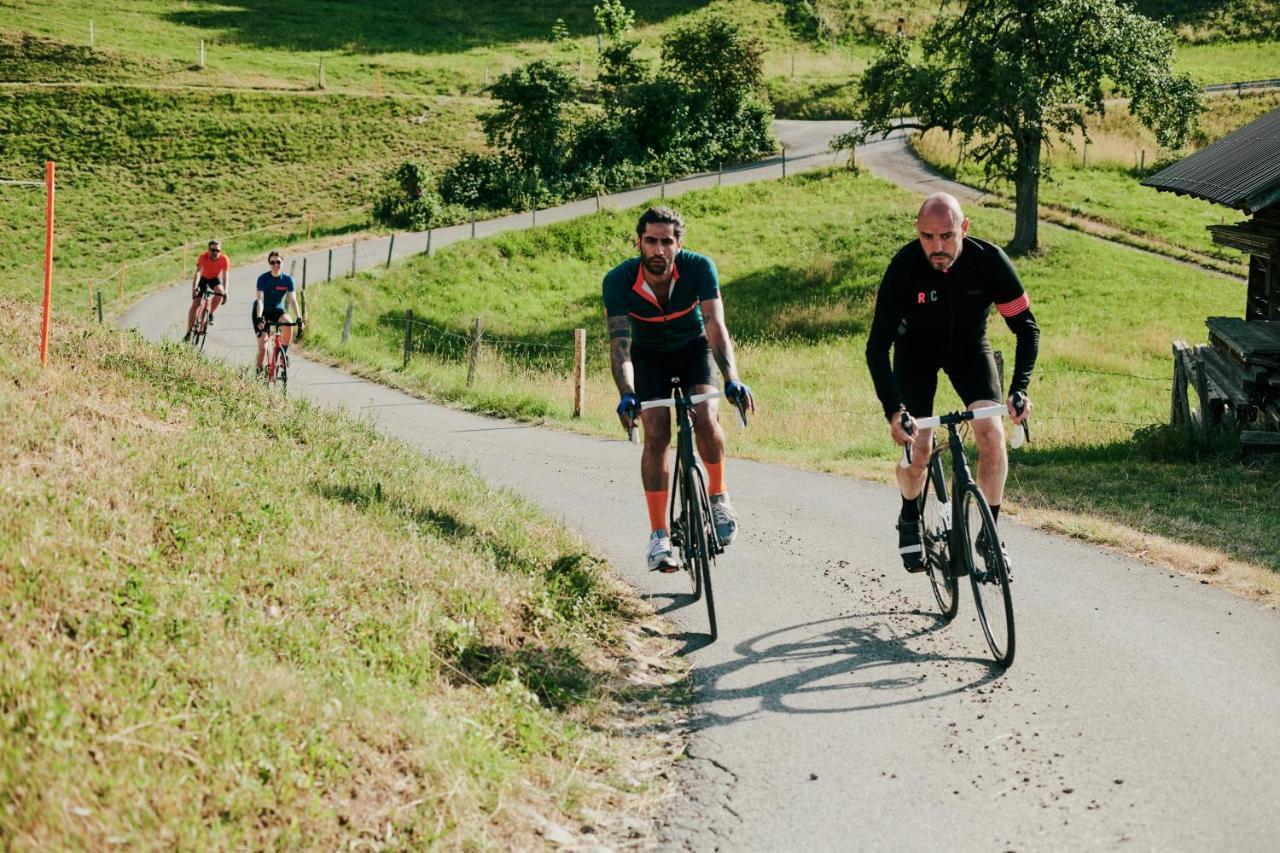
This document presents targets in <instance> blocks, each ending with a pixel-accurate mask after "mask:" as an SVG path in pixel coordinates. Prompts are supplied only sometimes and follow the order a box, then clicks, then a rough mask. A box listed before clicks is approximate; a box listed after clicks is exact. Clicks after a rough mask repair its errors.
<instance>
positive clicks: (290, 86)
mask: <svg viewBox="0 0 1280 853" xmlns="http://www.w3.org/2000/svg"><path fill="white" fill-rule="evenodd" d="M1268 3H1269V0H1238V2H1234V3H1232V4H1229V7H1228V8H1226V10H1225V12H1224V11H1223V10H1221V9H1217V7H1216V6H1214V7H1213V8H1211V7H1210V5H1208V4H1197V3H1193V2H1184V3H1180V4H1177V6H1176V8H1173V9H1172V11H1171V12H1170V14H1173V15H1174V20H1175V22H1176V23H1177V24H1178V26H1180V27H1182V28H1183V31H1184V36H1185V41H1186V51H1187V52H1186V53H1185V54H1184V57H1183V59H1182V60H1181V61H1182V62H1184V64H1186V65H1187V67H1190V68H1193V69H1194V73H1196V74H1197V76H1198V77H1199V78H1200V79H1203V80H1205V81H1206V82H1210V81H1222V80H1234V79H1241V78H1253V77H1260V76H1272V75H1274V73H1275V72H1274V68H1273V67H1272V66H1273V65H1274V62H1273V61H1272V59H1271V57H1274V55H1275V49H1274V48H1275V47H1276V45H1275V43H1274V42H1266V41H1259V39H1263V38H1265V37H1268V33H1269V30H1267V28H1266V26H1265V21H1266V15H1265V14H1263V13H1265V12H1266V10H1267V9H1268V8H1271V6H1270V5H1268ZM630 5H631V7H632V8H633V9H634V10H635V11H636V13H637V34H638V36H639V37H640V38H641V39H642V40H643V41H644V42H645V45H646V47H645V48H644V50H643V51H642V53H644V55H646V56H649V57H650V58H654V57H656V55H657V46H658V44H659V43H660V40H661V38H662V36H663V34H664V33H666V32H667V31H669V30H670V29H671V28H672V27H673V26H676V25H678V24H680V23H682V22H684V21H687V20H688V19H689V17H690V16H691V15H697V14H701V13H704V12H707V11H714V10H719V11H724V12H728V13H730V14H732V16H733V17H734V18H735V19H736V20H738V21H740V22H742V23H743V24H744V25H745V26H747V28H748V29H749V30H750V31H751V32H752V33H753V34H755V35H756V36H757V37H759V38H760V39H761V40H762V41H763V42H764V44H765V45H766V48H767V49H766V53H765V71H766V77H767V80H768V86H769V89H770V93H771V96H772V98H773V100H774V102H775V104H776V105H777V107H778V110H779V113H780V114H782V115H792V116H811V117H824V116H843V115H846V114H847V113H848V111H849V108H850V106H851V100H850V99H851V97H852V93H853V86H852V81H853V80H854V79H855V78H856V75H857V74H858V73H860V71H861V70H862V69H863V68H865V66H866V64H867V62H868V61H869V60H870V57H871V56H872V54H873V53H874V37H875V35H876V34H877V33H883V32H886V31H888V30H889V29H891V28H892V26H893V24H894V22H895V21H896V18H897V16H898V15H899V14H903V15H905V16H906V18H907V20H908V29H909V30H911V31H918V29H919V28H920V27H922V26H924V24H925V23H926V22H927V20H928V18H929V15H931V14H932V10H933V9H934V8H936V6H935V4H933V3H931V2H925V0H911V2H907V3H901V4H890V3H887V2H872V3H866V2H854V1H853V0H848V2H842V0H832V2H829V3H826V4H825V5H824V8H826V7H830V8H832V9H836V8H837V7H839V8H844V9H845V10H846V11H847V12H849V13H850V14H853V19H854V25H852V26H850V27H847V28H846V30H845V31H843V32H842V33H841V35H840V38H839V39H838V40H836V41H835V42H824V43H817V42H813V41H811V40H807V39H804V38H800V37H798V35H797V32H796V31H795V30H793V29H792V28H790V27H788V25H787V23H786V21H785V20H784V12H785V9H784V5H783V4H781V3H778V2H773V0H732V2H731V0H636V2H633V3H631V4H630ZM1154 5H1160V4H1153V6H1154ZM591 6H592V2H590V0H580V2H573V3H565V4H559V5H554V6H546V5H538V4H528V3H517V2H513V0H483V1H482V2H478V3H473V4H470V5H468V6H465V7H463V6H459V5H457V4H452V3H445V2H441V0H426V1H425V2H408V0H396V2H389V3H382V4H375V5H371V4H368V3H363V2H355V0H328V1H327V2H324V3H320V4H316V3H312V2H304V0H285V2H278V3H270V4H266V3H252V2H251V3H239V4H234V5H233V4H221V3H216V2H207V3H206V2H198V3H189V4H184V5H179V6H175V5H174V4H172V3H168V2H162V0H135V2H131V3H129V4H127V5H122V4H117V3H104V2H102V0H87V2H85V1H84V0H82V1H81V2H73V0H38V2H37V0H12V2H9V3H6V4H4V5H3V6H0V84H2V85H0V128H2V129H3V132H4V135H5V140H6V144H5V145H4V146H3V147H0V178H7V179H10V180H13V179H17V180H37V179H39V177H40V176H41V174H42V168H43V160H44V159H46V158H48V157H53V158H55V159H57V160H58V162H59V169H60V175H61V180H60V195H59V214H58V221H59V223H60V238H59V241H58V248H57V260H56V263H57V269H58V275H57V278H56V280H57V282H58V284H59V299H60V304H61V305H64V306H65V305H75V306H79V305H87V300H88V298H89V296H88V292H87V286H88V283H89V281H91V280H93V281H101V280H104V279H108V277H111V278H110V279H109V280H108V281H106V282H105V284H106V285H107V290H106V293H107V295H108V296H110V295H111V294H112V293H113V292H114V291H115V290H116V285H117V284H118V281H117V278H118V270H119V266H120V264H122V263H127V264H130V265H131V266H130V268H129V270H128V271H127V274H126V276H125V289H126V291H127V292H128V293H130V294H132V293H136V292H138V291H140V290H143V289H145V288H147V287H150V286H153V285H155V284H157V283H161V282H164V281H169V280H172V279H176V278H180V277H182V270H183V267H184V264H183V252H182V250H181V248H180V247H181V246H182V245H183V244H184V243H190V244H193V245H195V246H199V245H200V244H202V243H203V242H204V240H205V239H207V237H209V236H211V235H214V234H216V235H219V236H221V237H222V238H223V239H224V240H225V241H226V244H227V248H228V249H229V251H230V252H231V254H232V257H233V259H234V258H236V257H242V256H244V255H245V254H253V253H257V252H259V251H262V250H264V249H265V248H266V247H267V246H268V245H272V244H275V243H279V242H292V241H295V240H298V239H302V238H304V237H305V236H306V234H307V230H308V229H307V226H308V225H309V226H310V230H311V232H312V236H313V237H314V236H324V235H328V234H335V233H344V232H347V231H350V230H352V229H363V228H367V227H369V222H368V217H367V214H366V212H365V211H364V210H363V209H361V208H362V207H363V206H365V205H367V203H368V201H369V199H370V196H371V194H372V192H373V191H374V184H375V182H376V178H377V176H378V175H380V174H382V173H383V172H385V171H386V170H387V169H388V168H389V167H391V166H394V165H396V164H397V163H398V162H400V161H402V160H404V159H407V158H409V157H414V158H416V159H419V160H421V161H423V162H425V163H427V164H428V165H431V166H433V167H436V168H440V167H443V166H444V165H446V164H448V163H449V162H451V161H452V160H454V159H455V158H456V157H457V155H458V153H460V152H461V151H464V150H470V149H474V148H476V147H478V146H479V145H480V144H481V134H480V129H479V125H478V123H477V121H476V116H477V115H478V113H480V112H481V111H482V110H483V109H485V106H486V104H487V103H488V101H487V99H486V98H485V97H484V90H485V84H486V80H491V79H494V78H496V75H497V74H498V73H500V72H501V71H503V70H506V69H508V68H511V67H513V66H514V65H516V64H519V63H522V62H526V61H528V60H530V59H533V58H538V57H547V56H550V57H553V58H556V59H558V60H560V61H561V62H563V63H565V64H567V65H569V66H570V67H573V66H575V65H576V64H578V63H579V62H581V69H582V76H583V79H584V80H586V81H588V82H589V81H590V80H591V79H593V78H594V75H595V73H596V70H595V56H596V48H595V35H594V33H595V29H596V27H595V24H594V20H593V17H592V13H591ZM855 13H856V14H855ZM557 18H560V19H563V21H564V24H565V27H566V29H567V32H568V34H569V37H568V38H567V39H566V40H564V41H560V42H553V41H552V40H551V31H552V26H553V24H554V23H555V21H556V20H557ZM90 22H92V24H93V45H92V47H90V45H89V39H90V26H89V25H90ZM202 39H203V40H204V43H205V65H204V67H203V68H201V67H200V66H199V64H198V58H199V44H200V41H201V40H202ZM1193 42H1194V43H1193ZM321 64H323V66H324V75H325V84H326V89H325V90H324V91H323V92H321V91H320V90H319V89H318V88H317V87H318V85H319V82H320V66H321ZM245 88H249V89H253V90H254V91H250V92H244V91H239V90H242V89H245ZM228 90H235V91H228ZM379 94H382V95H385V96H386V97H378V95H379ZM0 203H3V204H4V205H5V207H6V209H7V210H9V211H10V216H9V217H7V218H6V222H5V223H4V224H3V226H0V293H15V294H16V293H22V294H27V295H31V294H33V293H35V292H38V289H39V282H40V270H39V267H40V253H41V251H42V248H43V234H42V229H43V224H42V223H43V218H42V205H43V200H42V199H41V198H40V194H39V192H38V191H37V190H34V189H31V188H23V187H15V186H12V185H0ZM304 214H305V215H307V216H310V217H311V220H310V221H309V222H304V221H303V219H302V218H301V217H303V216H304ZM245 232H254V233H252V234H245ZM235 235H244V236H243V237H237V236H235ZM160 255H163V257H159V258H157V257H156V256H160ZM146 259H152V260H148V261H147V263H145V264H142V263H139V262H141V261H143V260H146ZM188 268H189V267H188ZM108 307H110V305H109V306H108Z"/></svg>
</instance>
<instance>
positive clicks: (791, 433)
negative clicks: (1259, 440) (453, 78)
mask: <svg viewBox="0 0 1280 853" xmlns="http://www.w3.org/2000/svg"><path fill="white" fill-rule="evenodd" d="M917 203H918V202H917V201H916V199H915V198H914V197H913V196H912V195H910V194H909V193H906V192H903V191H900V190H897V189H895V188H893V187H891V186H889V185H887V184H884V183H882V182H880V181H879V180H877V179H874V178H871V177H865V176H864V177H851V176H849V175H847V174H844V173H839V172H838V173H828V174H818V175H813V176H801V177H799V178H793V179H788V180H787V181H786V182H785V183H781V184H779V183H769V184H756V185H751V186H746V187H741V188H732V189H724V190H712V191H704V192H698V193H693V194H690V195H687V196H682V197H680V198H679V200H678V201H677V202H676V204H677V206H678V208H679V209H680V210H681V211H682V212H683V213H684V215H685V216H686V218H687V220H688V221H689V223H690V227H689V235H688V237H687V244H688V245H689V247H690V248H692V249H694V250H697V251H706V252H709V253H710V254H711V255H712V256H713V257H714V258H715V259H716V261H717V264H718V265H719V268H720V272H721V276H722V280H723V283H724V293H725V307H726V311H727V316H728V319H729V323H730V328H731V329H732V330H733V332H734V335H735V338H736V339H737V341H738V343H739V353H740V361H741V365H742V370H743V375H744V376H745V378H746V380H747V381H748V382H749V383H751V384H752V386H753V387H754V388H755V389H756V391H757V394H758V396H759V399H760V405H761V411H760V414H759V416H758V417H757V418H756V419H755V420H754V421H753V422H752V424H751V427H750V429H749V430H747V431H745V432H743V431H739V430H736V429H732V428H730V430H729V433H730V444H731V452H732V453H733V454H734V455H744V456H749V457H752V458H757V459H763V460H770V461H776V462H784V463H787V464H793V465H800V466H804V467H811V468H816V469H820V470H826V471H834V472H839V473H846V474H854V475H858V476H864V477H872V478H875V479H885V478H887V477H888V475H889V471H890V466H891V464H892V459H893V455H894V451H893V448H892V446H891V445H890V444H889V441H888V433H887V430H886V429H885V427H884V424H883V419H882V418H881V416H880V414H879V412H878V404H877V403H876V400H875V397H874V394H873V392H872V389H871V384H870V379H869V377H868V375H867V372H866V367H865V364H864V361H863V347H864V345H865V340H866V331H867V328H868V325H869V322H870V314H871V309H872V306H873V301H874V296H875V289H876V287H877V286H878V283H879V278H880V275H881V274H882V273H883V269H884V265H885V264H886V263H887V262H888V259H889V257H890V256H891V255H892V253H893V252H894V251H895V250H896V248H897V247H898V246H900V245H902V244H903V243H905V242H906V241H907V240H908V239H910V237H911V234H912V231H911V221H912V218H913V216H914V213H915V208H916V205H917ZM778 210H787V211H788V215H787V217H786V218H785V219H783V220H780V219H779V218H778V216H777V211H778ZM637 213H638V211H626V212H605V213H602V214H598V215H595V216H590V217H586V218H583V219H579V220H575V221H573V222H571V223H565V224H559V225H553V226H549V227H545V228H539V229H537V230H536V231H532V232H528V233H521V234H509V235H503V236H500V237H496V238H493V239H488V240H481V241H476V242H468V243H464V244H455V245H453V246H450V247H448V248H446V249H444V250H442V251H440V252H439V253H437V254H436V255H434V256H433V257H431V258H419V259H415V260H413V261H411V262H408V263H406V264H404V265H399V266H395V267H393V268H392V269H390V270H387V271H381V270H380V271H378V272H375V273H367V274H365V275H363V276H361V277H359V278H357V279H355V280H353V281H352V280H344V281H343V282H340V283H337V284H335V285H333V286H328V285H326V286H325V288H316V289H314V290H313V291H312V292H311V293H310V294H309V296H308V300H309V302H308V304H309V306H310V310H311V311H312V325H311V328H310V331H309V335H310V337H309V342H308V345H309V346H310V347H312V348H313V350H315V351H318V352H320V353H323V354H325V355H327V356H328V357H330V358H333V359H335V360H338V361H340V362H342V363H346V364H348V365H351V366H353V367H354V368H355V369H357V370H359V371H362V372H366V373H368V374H370V375H373V376H376V377H379V378H381V379H383V380H384V381H388V382H391V383H394V384H398V385H402V386H404V387H407V388H410V389H413V390H416V391H418V392H420V393H423V394H426V395H428V396H430V397H434V398H436V399H441V400H446V401H451V402H454V403H455V404H457V405H461V406H464V407H467V408H473V409H476V410H480V411H486V412H491V413H495V414H500V415H509V416H515V417H522V418H529V419H535V420H546V421H550V422H554V423H558V424H561V425H567V426H570V427H571V428H574V429H580V430H586V431H589V432H593V433H600V434H606V435H610V434H614V433H616V431H617V430H618V426H617V422H616V419H615V418H614V416H613V407H614V405H615V404H616V392H615V391H614V389H613V385H612V380H611V379H610V378H609V374H608V367H607V348H606V346H605V344H604V338H603V334H602V323H601V319H600V302H599V299H600V294H599V287H600V278H601V276H602V275H603V272H604V271H605V270H607V269H608V268H609V267H610V266H611V265H612V264H614V263H617V262H618V261H620V260H622V259H623V258H625V257H627V256H628V255H629V254H630V253H631V252H632V251H633V249H632V248H631V244H630V238H629V235H630V234H631V233H633V232H632V230H631V229H632V228H633V227H634V218H635V216H636V215H637ZM969 213H970V215H971V217H972V219H973V221H974V231H973V233H975V234H976V235H978V236H983V237H987V238H990V239H993V240H995V241H996V242H1006V241H1007V240H1008V239H1009V237H1010V236H1011V235H1012V217H1011V216H1009V215H1008V214H1007V213H1005V212H1004V211H1000V210H996V209H986V208H979V209H975V210H971V211H969ZM1042 239H1043V241H1044V248H1043V249H1042V250H1041V251H1040V252H1039V253H1038V254H1037V255H1035V256H1034V257H1027V258H1021V259H1019V260H1018V261H1017V267H1018V270H1019V272H1020V274H1021V276H1022V277H1023V280H1024V281H1025V282H1026V284H1027V287H1028V290H1029V291H1030V293H1031V297H1032V303H1033V305H1034V306H1035V310H1036V314H1037V318H1038V319H1039V320H1040V323H1041V327H1042V329H1043V342H1042V352H1041V361H1040V364H1039V367H1038V373H1037V379H1036V381H1035V383H1034V384H1033V386H1032V389H1031V390H1032V395H1033V399H1034V400H1035V401H1036V406H1037V410H1036V419H1037V423H1036V431H1035V433H1036V434H1035V437H1036V443H1035V444H1034V446H1033V447H1032V448H1031V449H1030V450H1027V451H1023V452H1022V453H1020V454H1018V455H1017V457H1016V459H1017V461H1016V462H1015V473H1014V476H1013V478H1012V482H1011V486H1012V492H1011V496H1012V498H1013V500H1014V501H1015V502H1016V503H1017V504H1019V505H1022V506H1027V507H1045V508H1056V509H1069V510H1073V511H1083V512H1089V513H1094V514H1098V515H1101V516H1103V517H1106V518H1110V519H1113V520H1117V521H1120V522H1121V523H1123V524H1126V525H1129V526H1131V527H1134V528H1137V529H1139V530H1145V531H1151V532H1155V533H1159V534H1161V535H1165V536H1170V537H1173V538H1175V539H1181V540H1183V541H1190V542H1196V543H1199V544H1203V545H1207V546H1212V547H1218V548H1226V549H1229V550H1231V552H1232V553H1234V554H1236V555H1238V556H1240V557H1243V558H1247V559H1250V560H1254V561H1258V562H1261V563H1264V564H1266V565H1269V566H1272V567H1273V568H1280V516H1274V515H1272V514H1271V513H1270V510H1267V509H1258V510H1252V511H1250V512H1248V513H1246V512H1241V511H1240V508H1241V507H1242V506H1246V505H1255V506H1256V507H1266V506H1269V505H1270V504H1269V503H1268V501H1267V499H1266V495H1267V494H1269V493H1270V491H1272V490H1274V489H1275V488H1277V487H1278V485H1280V468H1277V467H1275V466H1274V465H1272V466H1267V465H1265V464H1264V465H1262V466H1260V467H1257V468H1254V467H1245V466H1242V465H1240V464H1238V463H1236V462H1233V461H1231V460H1230V459H1224V460H1222V461H1221V462H1220V463H1219V464H1215V465H1212V466H1198V467H1195V468H1194V469H1193V470H1192V471H1189V470H1188V466H1187V465H1186V464H1185V462H1184V461H1183V459H1182V457H1178V456H1177V455H1176V453H1175V452H1174V451H1173V450H1172V449H1169V448H1167V447H1166V446H1165V441H1166V440H1165V439H1164V438H1162V437H1160V436H1159V435H1153V436H1151V437H1149V438H1142V439H1135V438H1134V435H1135V432H1140V431H1142V430H1143V429H1144V428H1146V427H1149V426H1151V425H1154V424H1160V423H1163V422H1165V421H1167V418H1168V410H1169V402H1168V394H1169V390H1168V389H1169V378H1170V376H1171V372H1172V368H1171V362H1170V356H1169V348H1170V342H1171V341H1172V340H1173V339H1174V338H1186V339H1188V340H1191V341H1203V340H1204V338H1205V332H1204V318H1205V317H1206V316H1209V315H1216V314H1239V313H1240V311H1241V309H1242V306H1243V300H1244V293H1243V289H1242V288H1241V287H1240V286H1239V285H1238V284H1235V283H1233V282H1231V281H1228V280H1226V279H1224V278H1222V277H1220V276H1214V275H1210V274H1208V273H1202V272H1198V271H1196V270H1195V269H1191V268H1188V267H1185V266H1181V265H1178V264H1176V263H1173V262H1170V261H1165V260H1162V259H1159V258H1155V257H1152V256H1150V255H1146V254H1143V253H1139V252H1135V251H1133V250H1131V249H1128V248H1125V247H1121V246H1116V245H1113V244H1109V243H1106V242H1103V241H1099V240H1097V239H1095V238H1091V237H1088V236H1085V235H1081V234H1077V233H1073V232H1067V231H1061V230H1057V229H1045V231H1044V232H1043V233H1042ZM512 281H518V282H520V286H519V287H515V288H513V287H512V286H511V282H512ZM348 303H350V304H352V306H353V316H354V321H355V322H354V326H353V331H352V337H351V341H350V342H349V343H348V344H347V345H346V346H345V347H344V346H343V345H342V343H341V340H340V331H341V326H342V321H343V318H344V316H345V312H346V308H347V305H348ZM409 308H411V309H412V310H413V312H414V316H415V318H417V319H419V320H422V321H425V322H427V323H430V324H432V325H433V326H434V327H436V328H437V329H439V330H440V331H431V330H429V329H423V330H421V331H419V332H418V335H417V338H416V341H417V343H416V344H415V346H417V347H418V348H419V349H420V350H421V352H420V353H419V354H418V355H416V356H415V357H414V358H413V360H412V361H411V363H410V366H409V367H408V368H407V369H404V368H403V367H402V357H403V342H404V325H403V319H402V318H403V316H404V311H405V309H409ZM476 317H480V318H481V319H482V321H483V327H484V329H486V330H487V334H488V336H490V337H491V338H493V339H496V340H494V342H493V343H492V345H491V346H490V347H487V348H484V349H483V350H482V353H483V354H482V357H481V361H480V366H479V370H478V374H477V380H476V382H475V386H474V387H472V388H468V387H466V384H465V374H466V360H465V353H466V347H467V342H466V340H465V338H466V336H467V335H468V334H469V332H470V329H471V326H472V323H473V320H474V319H475V318H476ZM575 327H582V328H586V329H587V330H588V340H589V347H588V350H589V354H588V372H589V382H588V398H587V399H588V403H587V411H586V414H585V416H584V417H583V418H582V419H581V420H574V419H573V418H572V417H571V402H572V385H571V379H570V372H569V365H570V351H569V350H567V349H565V347H567V346H568V345H570V344H571V342H572V330H573V329H574V328H575ZM442 332H445V333H448V334H447V335H446V334H442ZM992 333H993V340H994V341H995V343H996V346H997V347H998V348H1001V349H1003V350H1004V351H1005V352H1006V353H1009V354H1011V353H1012V350H1013V342H1012V336H1011V335H1010V334H1009V333H1008V331H1007V330H1006V329H1005V328H1004V327H1003V325H1002V324H1001V323H1000V322H999V321H998V319H997V320H996V321H994V322H993V324H992ZM450 335H452V337H451V336H450ZM503 341H519V342H522V343H520V344H513V343H504V342H503ZM944 384H945V383H944ZM949 397H950V392H949V391H946V392H943V394H942V396H940V398H939V399H940V401H943V400H946V399H948V398H949ZM954 402H956V401H952V403H954ZM943 405H947V403H945V402H940V403H939V406H943ZM1174 443H1175V444H1176V441H1175V442H1174ZM1241 483H1243V485H1241ZM1259 512H1260V513H1262V515H1263V516H1264V517H1265V523H1264V521H1260V520H1259V517H1258V513H1259ZM1226 531H1230V534H1229V535H1228V534H1227V533H1226Z"/></svg>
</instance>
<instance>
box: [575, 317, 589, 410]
mask: <svg viewBox="0 0 1280 853" xmlns="http://www.w3.org/2000/svg"><path fill="white" fill-rule="evenodd" d="M586 389H587V330H586V329H574V330H573V416H574V417H575V418H580V417H582V406H583V398H584V397H585V394H586Z"/></svg>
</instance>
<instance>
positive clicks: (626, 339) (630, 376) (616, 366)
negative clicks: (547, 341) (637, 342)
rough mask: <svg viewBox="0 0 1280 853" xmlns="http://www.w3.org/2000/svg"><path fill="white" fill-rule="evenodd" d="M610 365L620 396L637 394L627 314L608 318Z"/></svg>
mask: <svg viewBox="0 0 1280 853" xmlns="http://www.w3.org/2000/svg"><path fill="white" fill-rule="evenodd" d="M606 321H607V323H608V327H609V365H610V367H611V368H612V369H613V382H614V384H615V385H617V386H618V393H619V394H634V393H636V378H635V368H634V367H633V366H632V364H631V320H630V318H628V317H627V316H626V315H625V314H622V315H619V316H616V317H607V318H606Z"/></svg>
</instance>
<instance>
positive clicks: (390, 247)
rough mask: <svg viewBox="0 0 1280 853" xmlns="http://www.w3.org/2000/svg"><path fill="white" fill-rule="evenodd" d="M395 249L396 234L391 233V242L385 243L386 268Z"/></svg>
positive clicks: (389, 264)
mask: <svg viewBox="0 0 1280 853" xmlns="http://www.w3.org/2000/svg"><path fill="white" fill-rule="evenodd" d="M395 249H396V232H394V231H392V232H391V240H390V241H389V242H388V243H387V266H391V253H392V252H394V251H395Z"/></svg>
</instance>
